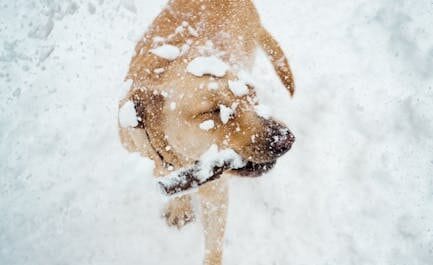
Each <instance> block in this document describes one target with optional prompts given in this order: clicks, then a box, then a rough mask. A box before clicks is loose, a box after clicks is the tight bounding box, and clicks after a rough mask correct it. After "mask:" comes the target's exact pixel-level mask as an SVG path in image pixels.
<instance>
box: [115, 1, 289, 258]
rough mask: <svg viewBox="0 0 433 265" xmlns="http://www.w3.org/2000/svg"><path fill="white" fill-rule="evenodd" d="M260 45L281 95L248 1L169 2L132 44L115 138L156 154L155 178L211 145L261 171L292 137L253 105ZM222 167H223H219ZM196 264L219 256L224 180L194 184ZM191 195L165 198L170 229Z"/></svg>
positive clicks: (185, 216)
mask: <svg viewBox="0 0 433 265" xmlns="http://www.w3.org/2000/svg"><path fill="white" fill-rule="evenodd" d="M258 47H260V48H262V49H263V50H264V51H265V53H266V54H267V55H268V57H269V59H270V61H271V62H272V64H273V66H274V68H275V71H276V72H277V74H278V75H279V77H280V79H281V81H282V82H283V84H284V85H285V87H286V88H287V89H288V91H289V92H290V94H292V95H293V93H294V82H293V76H292V73H291V70H290V67H289V64H288V62H287V59H286V57H285V55H284V53H283V51H282V50H281V48H280V46H279V45H278V43H277V42H276V41H275V40H274V39H273V38H272V36H271V35H270V34H269V33H268V32H267V31H266V30H265V29H264V28H263V27H262V25H261V23H260V19H259V16H258V13H257V11H256V9H255V7H254V5H253V3H252V2H251V1H250V0H237V1H233V0H200V1H199V0H172V1H170V2H169V3H168V5H167V6H166V7H165V8H164V10H163V11H162V12H161V14H160V15H159V16H158V17H157V18H156V19H155V21H154V22H153V24H152V25H151V26H150V28H149V29H148V31H147V33H146V34H145V35H144V37H143V38H142V39H141V40H140V41H139V43H138V44H137V46H136V54H135V56H134V57H133V58H132V61H131V64H130V70H129V73H128V76H127V78H128V79H131V80H132V86H131V89H130V91H129V93H128V95H127V96H126V97H125V98H124V99H122V100H121V101H120V104H119V107H120V112H119V116H120V118H121V119H122V116H125V115H126V116H127V114H128V112H133V113H134V117H136V119H135V120H134V119H132V120H129V121H128V120H127V119H126V121H125V120H120V123H119V132H120V138H121V141H122V143H123V145H124V146H125V147H126V148H127V149H128V150H129V151H131V152H140V153H141V154H142V155H143V156H145V157H149V158H150V159H152V160H154V161H155V171H154V174H155V175H156V176H161V177H163V176H166V175H167V174H169V173H170V172H173V170H177V169H181V168H184V167H186V166H189V165H192V164H194V163H195V162H196V161H198V159H200V156H201V155H202V154H203V153H204V152H205V151H206V150H208V149H209V147H210V146H211V145H217V146H218V147H219V148H221V149H231V150H234V151H235V152H236V153H237V154H238V155H239V156H241V157H242V158H243V159H244V160H245V161H247V163H246V165H245V166H244V167H242V168H238V169H236V170H232V171H230V172H229V174H237V175H242V176H257V175H260V174H262V173H264V172H266V171H267V170H269V169H270V168H272V166H273V165H274V164H275V162H276V160H277V158H279V157H280V156H281V155H283V154H284V153H286V152H287V151H288V150H289V149H290V148H291V146H292V144H293V142H294V136H293V135H292V134H291V133H290V131H289V130H288V129H287V128H286V126H285V125H283V124H282V123H280V122H277V121H275V120H273V119H272V118H269V117H266V116H265V115H259V114H258V113H257V104H258V102H257V99H256V97H255V89H254V84H253V82H251V81H250V80H249V78H248V75H247V74H246V73H248V72H249V71H250V70H251V68H252V66H253V63H254V58H255V51H256V49H257V48H258ZM226 175H227V174H226ZM198 194H199V198H200V201H201V208H202V209H201V213H202V216H201V219H202V222H203V226H204V234H205V247H206V250H205V261H204V264H212V265H214V264H221V260H222V244H223V237H224V229H225V222H226V212H227V205H228V201H227V200H228V198H227V196H228V189H227V183H226V178H225V177H222V178H220V179H218V180H215V181H213V182H210V183H208V184H206V185H203V186H201V187H200V188H199V189H198ZM190 200H191V199H190V196H189V195H184V196H181V197H178V198H175V199H173V200H172V201H171V202H170V203H169V204H168V205H167V208H166V212H165V216H166V218H167V222H168V224H170V225H176V226H178V227H181V226H183V225H184V224H186V223H188V222H189V221H191V220H192V219H193V217H194V215H193V212H192V207H191V202H190Z"/></svg>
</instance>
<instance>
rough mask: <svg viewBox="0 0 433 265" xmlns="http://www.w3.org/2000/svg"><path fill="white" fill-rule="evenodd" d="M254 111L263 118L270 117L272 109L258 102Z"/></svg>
mask: <svg viewBox="0 0 433 265" xmlns="http://www.w3.org/2000/svg"><path fill="white" fill-rule="evenodd" d="M255 110H256V113H257V114H258V115H259V116H261V117H263V118H265V119H269V118H270V117H272V109H271V108H270V107H269V106H267V105H264V104H259V105H257V106H256V107H255Z"/></svg>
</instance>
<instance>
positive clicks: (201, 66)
mask: <svg viewBox="0 0 433 265" xmlns="http://www.w3.org/2000/svg"><path fill="white" fill-rule="evenodd" d="M228 69H229V66H228V65H227V64H226V63H225V62H223V61H222V60H221V59H219V58H217V57H215V56H209V57H202V56H200V57H197V58H195V59H194V60H192V61H191V62H190V63H189V64H188V66H187V71H188V72H189V73H191V74H193V75H195V76H199V77H201V76H204V75H213V76H216V77H223V76H225V74H226V72H227V71H228Z"/></svg>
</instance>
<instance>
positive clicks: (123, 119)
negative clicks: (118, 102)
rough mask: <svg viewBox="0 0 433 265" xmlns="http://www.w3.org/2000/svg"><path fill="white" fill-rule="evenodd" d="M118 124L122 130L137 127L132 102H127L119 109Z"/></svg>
mask: <svg viewBox="0 0 433 265" xmlns="http://www.w3.org/2000/svg"><path fill="white" fill-rule="evenodd" d="M119 123H120V126H121V127H122V128H127V127H135V126H137V125H138V119H137V113H136V112H135V106H134V103H133V102H132V101H127V102H126V103H125V104H124V105H123V106H122V107H121V108H120V109H119Z"/></svg>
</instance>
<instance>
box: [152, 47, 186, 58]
mask: <svg viewBox="0 0 433 265" xmlns="http://www.w3.org/2000/svg"><path fill="white" fill-rule="evenodd" d="M150 52H151V53H153V54H155V55H156V56H158V57H161V58H164V59H167V60H170V61H173V60H175V59H177V57H179V55H180V49H179V48H178V47H176V46H173V45H169V44H164V45H161V46H159V47H157V48H155V49H151V50H150Z"/></svg>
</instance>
